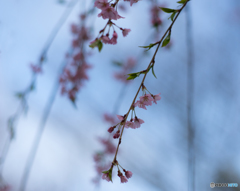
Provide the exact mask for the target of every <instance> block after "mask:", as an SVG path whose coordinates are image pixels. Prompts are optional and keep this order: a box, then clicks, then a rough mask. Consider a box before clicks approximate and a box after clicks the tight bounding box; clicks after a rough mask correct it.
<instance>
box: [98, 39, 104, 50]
mask: <svg viewBox="0 0 240 191" xmlns="http://www.w3.org/2000/svg"><path fill="white" fill-rule="evenodd" d="M102 47H103V43H102V41H99V43H98V51H99V52H101V50H102Z"/></svg>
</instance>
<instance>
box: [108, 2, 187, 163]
mask: <svg viewBox="0 0 240 191" xmlns="http://www.w3.org/2000/svg"><path fill="white" fill-rule="evenodd" d="M188 2H189V0H188V1H186V2H185V3H184V5H183V6H182V8H181V9H179V11H178V13H177V14H176V17H175V18H174V19H173V21H172V23H171V25H170V26H169V27H168V29H167V30H166V32H165V33H164V35H163V36H162V38H161V40H160V41H158V42H157V43H155V44H157V48H156V50H155V52H154V54H153V57H152V59H151V61H150V63H149V65H148V67H147V69H146V70H145V71H148V70H149V69H150V67H151V66H152V64H154V63H155V57H156V54H157V52H158V49H159V47H160V45H161V43H162V41H163V39H164V38H165V36H166V35H167V34H168V32H169V31H171V29H172V26H173V24H174V23H175V21H176V20H177V18H178V16H179V14H180V13H181V11H182V10H183V9H184V7H185V6H186V4H187V3H188ZM147 73H148V72H145V74H144V76H143V79H142V82H141V83H140V86H139V88H138V91H137V93H136V95H135V97H134V99H133V101H132V104H131V106H130V107H129V110H128V112H127V113H126V114H125V117H124V121H123V122H122V123H123V125H122V126H123V128H122V131H121V134H120V137H119V141H118V145H117V149H116V153H115V156H114V159H113V162H112V167H113V165H114V164H115V161H116V159H117V154H118V149H119V146H120V144H121V140H122V135H123V131H124V128H125V123H126V120H127V118H128V115H129V113H130V111H131V109H132V107H133V104H134V103H135V101H136V99H137V96H138V93H139V92H140V90H141V88H142V86H143V84H144V81H145V78H146V76H147ZM112 167H111V168H112Z"/></svg>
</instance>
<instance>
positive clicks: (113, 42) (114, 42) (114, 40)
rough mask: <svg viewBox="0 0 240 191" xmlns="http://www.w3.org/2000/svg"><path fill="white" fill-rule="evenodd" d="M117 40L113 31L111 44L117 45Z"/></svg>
mask: <svg viewBox="0 0 240 191" xmlns="http://www.w3.org/2000/svg"><path fill="white" fill-rule="evenodd" d="M117 38H118V34H117V33H116V31H114V32H113V36H112V38H111V44H117Z"/></svg>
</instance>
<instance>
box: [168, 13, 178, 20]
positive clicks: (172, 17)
mask: <svg viewBox="0 0 240 191" xmlns="http://www.w3.org/2000/svg"><path fill="white" fill-rule="evenodd" d="M176 13H177V12H174V13H172V14H171V16H170V17H169V18H168V19H171V20H172V21H173V19H174V17H175V15H176Z"/></svg>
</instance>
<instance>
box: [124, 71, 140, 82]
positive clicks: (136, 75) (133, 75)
mask: <svg viewBox="0 0 240 191" xmlns="http://www.w3.org/2000/svg"><path fill="white" fill-rule="evenodd" d="M140 74H141V73H140V72H137V73H131V74H128V78H127V80H133V79H135V78H136V77H138V76H139V75H140Z"/></svg>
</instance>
